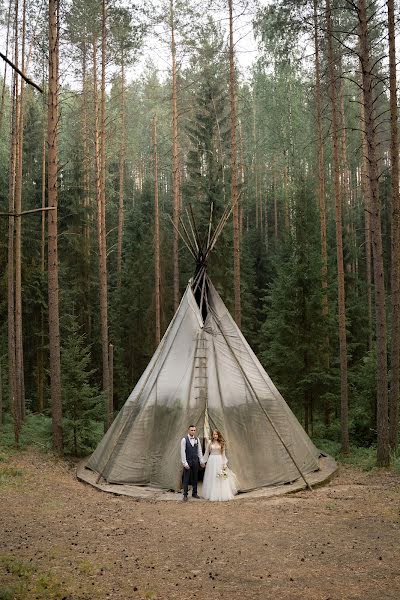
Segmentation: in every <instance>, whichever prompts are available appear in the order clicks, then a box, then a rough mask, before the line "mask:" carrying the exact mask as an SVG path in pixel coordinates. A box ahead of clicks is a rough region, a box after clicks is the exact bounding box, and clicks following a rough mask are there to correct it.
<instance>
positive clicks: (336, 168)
mask: <svg viewBox="0 0 400 600" xmlns="http://www.w3.org/2000/svg"><path fill="white" fill-rule="evenodd" d="M326 23H327V47H328V73H329V91H330V100H331V111H332V146H333V184H334V194H335V224H336V262H337V280H338V282H337V283H338V321H339V354H340V422H341V437H342V447H341V451H342V453H344V454H347V453H348V452H349V423H348V410H349V409H348V382H347V340H346V303H345V287H344V269H343V233H342V197H341V189H340V161H339V135H338V123H339V120H338V110H337V93H336V78H335V67H334V65H335V63H334V60H335V57H334V53H333V33H332V14H331V4H330V0H326Z"/></svg>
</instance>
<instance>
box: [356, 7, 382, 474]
mask: <svg viewBox="0 0 400 600" xmlns="http://www.w3.org/2000/svg"><path fill="white" fill-rule="evenodd" d="M357 14H358V19H359V41H360V64H361V74H362V88H363V92H364V115H365V123H364V126H365V132H366V136H367V146H368V177H369V184H370V188H371V229H372V256H373V268H374V284H375V286H374V287H375V314H376V325H375V327H376V352H377V403H376V405H377V432H378V439H377V464H378V466H381V467H383V466H387V465H389V463H390V453H389V428H388V390H387V385H388V381H387V348H386V344H387V336H386V306H385V304H386V302H385V279H384V267H383V249H382V232H381V208H380V199H379V184H378V172H379V171H378V157H377V154H376V152H377V148H376V139H375V132H376V119H375V112H374V94H373V89H374V81H373V80H374V78H373V73H372V68H371V57H370V47H369V39H368V16H367V7H366V0H359V1H358V12H357Z"/></svg>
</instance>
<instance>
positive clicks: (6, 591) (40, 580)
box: [0, 555, 78, 600]
mask: <svg viewBox="0 0 400 600" xmlns="http://www.w3.org/2000/svg"><path fill="white" fill-rule="evenodd" d="M0 579H1V580H2V581H4V582H5V581H6V580H7V583H6V585H4V586H3V587H1V588H0V600H32V598H41V599H42V600H61V599H62V598H71V599H72V598H74V599H75V600H78V597H77V596H75V595H74V594H72V593H70V592H69V590H66V589H65V586H64V585H63V582H61V581H60V579H59V578H58V577H57V575H55V574H54V573H52V572H51V571H45V572H40V571H38V569H37V568H36V566H35V565H33V564H32V563H30V562H26V561H23V560H19V559H17V558H15V557H13V556H11V555H2V556H0Z"/></svg>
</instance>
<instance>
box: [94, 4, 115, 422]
mask: <svg viewBox="0 0 400 600" xmlns="http://www.w3.org/2000/svg"><path fill="white" fill-rule="evenodd" d="M106 18H107V15H106V0H102V28H101V29H102V32H101V103H100V161H99V162H100V165H99V166H100V202H99V207H98V211H99V293H100V328H101V348H102V358H103V392H104V397H105V401H106V419H105V430H107V429H108V428H109V427H110V425H111V423H112V420H113V406H112V403H110V397H109V368H108V362H109V361H108V299H107V247H106V214H105V213H106V189H105V188H106V129H105V127H106Z"/></svg>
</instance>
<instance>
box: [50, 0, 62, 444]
mask: <svg viewBox="0 0 400 600" xmlns="http://www.w3.org/2000/svg"><path fill="white" fill-rule="evenodd" d="M58 19H59V5H58V0H49V94H48V122H47V145H48V168H47V171H48V172H47V189H48V205H49V208H53V209H54V210H50V211H49V215H48V242H47V247H48V293H49V350H50V394H51V414H52V429H53V448H54V450H55V451H56V452H57V453H59V454H61V453H62V451H63V433H62V404H61V364H60V324H59V302H58V248H57V202H58V197H57V192H58V189H57V166H58V144H57V142H58V139H57V138H58V56H59V36H58V33H59V31H58V29H59V22H58Z"/></svg>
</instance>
